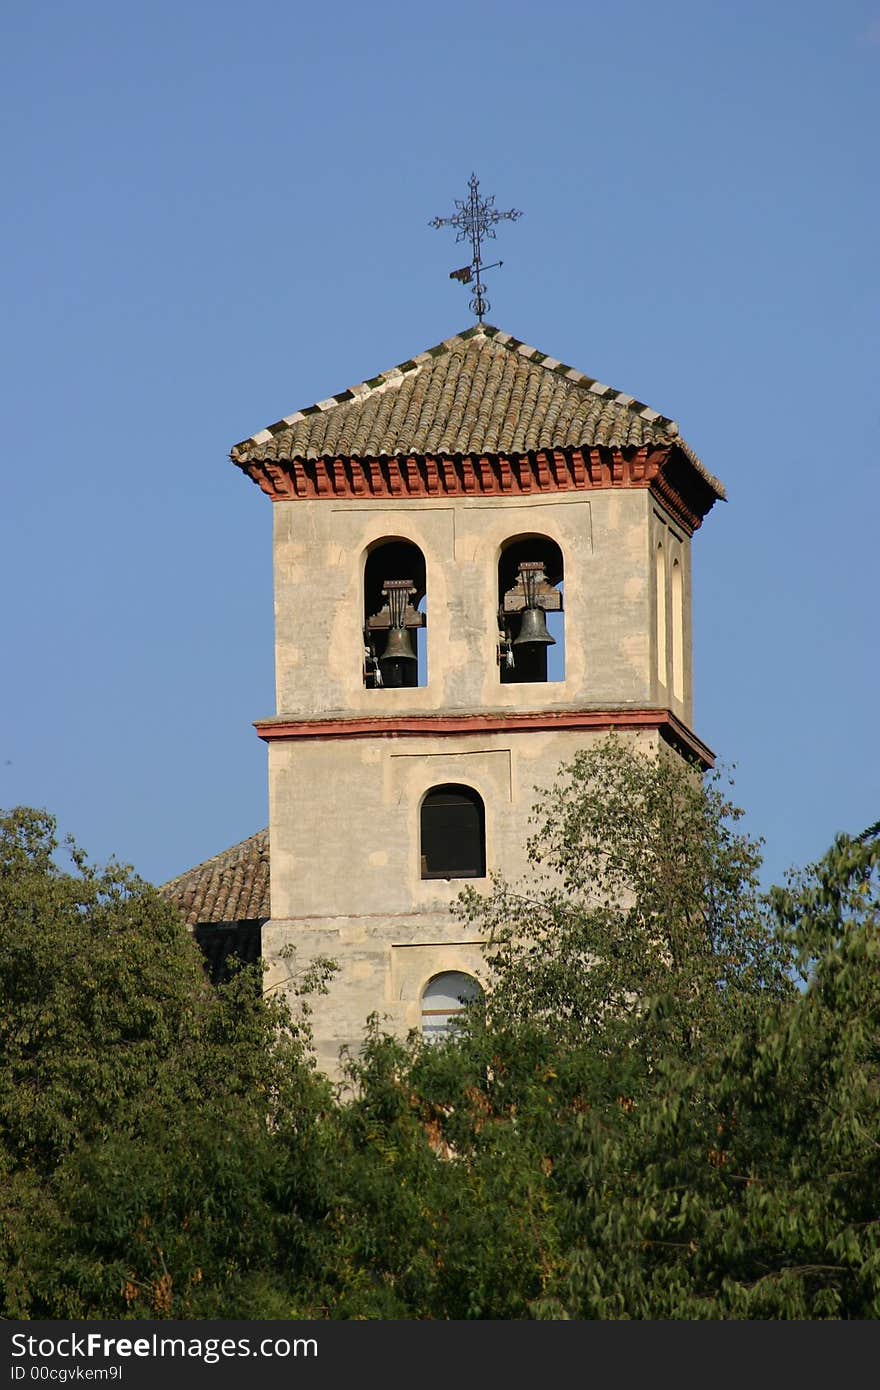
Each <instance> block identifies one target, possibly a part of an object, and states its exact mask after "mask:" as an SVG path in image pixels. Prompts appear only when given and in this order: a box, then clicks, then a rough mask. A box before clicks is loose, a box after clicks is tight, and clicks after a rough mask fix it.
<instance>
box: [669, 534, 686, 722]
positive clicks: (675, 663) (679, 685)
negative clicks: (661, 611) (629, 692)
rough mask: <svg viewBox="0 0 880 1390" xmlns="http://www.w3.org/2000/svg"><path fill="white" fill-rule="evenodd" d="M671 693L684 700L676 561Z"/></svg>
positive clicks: (675, 567) (674, 565) (681, 604)
mask: <svg viewBox="0 0 880 1390" xmlns="http://www.w3.org/2000/svg"><path fill="white" fill-rule="evenodd" d="M672 693H673V695H674V696H675V698H676V700H683V699H684V593H683V589H682V577H681V565H680V564H679V563H678V561H677V560H673V562H672Z"/></svg>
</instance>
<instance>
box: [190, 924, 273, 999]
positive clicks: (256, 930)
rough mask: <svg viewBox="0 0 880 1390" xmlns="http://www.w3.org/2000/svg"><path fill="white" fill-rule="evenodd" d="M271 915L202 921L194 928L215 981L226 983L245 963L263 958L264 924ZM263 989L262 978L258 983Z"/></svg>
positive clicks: (206, 968)
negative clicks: (237, 919) (223, 920)
mask: <svg viewBox="0 0 880 1390" xmlns="http://www.w3.org/2000/svg"><path fill="white" fill-rule="evenodd" d="M266 920H267V919H266V918H265V917H259V918H255V919H253V920H250V921H243V922H199V923H198V924H197V925H196V926H195V927H194V929H193V935H194V936H195V939H196V942H197V944H198V946H199V947H200V948H201V951H202V955H203V956H204V966H205V971H206V973H207V975H208V978H209V979H210V981H211V984H212V985H223V984H226V982H227V981H228V980H231V979H232V976H233V975H234V974H235V973H236V971H237V970H239V969H241V967H242V966H245V965H255V964H256V963H257V961H258V960H259V959H260V955H261V949H262V943H261V937H262V927H263V924H264V922H265V921H266ZM257 988H258V990H262V980H260V981H259V984H258V986H257Z"/></svg>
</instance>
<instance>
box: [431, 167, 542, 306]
mask: <svg viewBox="0 0 880 1390" xmlns="http://www.w3.org/2000/svg"><path fill="white" fill-rule="evenodd" d="M479 188H480V180H479V179H478V178H477V176H476V174H471V176H470V180H469V181H468V190H469V193H468V197H467V198H456V200H455V212H454V213H453V215H452V217H432V218H431V221H430V222H429V223H428V226H429V227H454V228H455V231H456V237H455V240H456V241H464V239H465V237H470V241H471V248H472V250H473V259H472V260H471V263H470V265H464V266H462V268H461V270H451V271H450V272H449V278H450V280H460V281H461V283H462V284H463V285H469V284H470V283H471V281H472V280H475V281H476V284H475V285H474V293H473V297H472V299H471V301H470V308H471V312H472V313H474V314H476V316H477V318H478V320H479V321H480V323H482V322H483V316H484V314H486V313H488V311H489V309H490V308H491V305H490V304H489V301H488V299H487V298H486V286H485V285H484V284H483V279H482V272H483V271H484V270H492V269H493V268H494V267H495V266H498V265H503V264H504V262H503V261H493V262H492V264H491V265H488V266H486V265H483V260H482V243H483V240H484V238H485V237H494V236H495V223H496V222H515V221H516V219H517V218H518V217H522V213H521V212H517V210H516V208H510V209H509V211H507V212H499V211H498V209H497V208H496V207H495V197H494V194H493V196H492V197H491V198H481V197H480V193H479Z"/></svg>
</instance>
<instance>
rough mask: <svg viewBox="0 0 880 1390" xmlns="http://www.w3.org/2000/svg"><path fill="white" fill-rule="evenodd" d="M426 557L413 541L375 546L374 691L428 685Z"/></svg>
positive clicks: (369, 664) (368, 572)
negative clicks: (422, 632) (422, 637)
mask: <svg viewBox="0 0 880 1390" xmlns="http://www.w3.org/2000/svg"><path fill="white" fill-rule="evenodd" d="M425 610H426V602H425V557H424V555H423V554H422V552H421V550H420V549H419V547H418V546H417V545H413V543H412V542H411V541H406V540H400V539H388V540H384V541H380V542H379V543H378V544H377V545H375V546H373V548H372V549H371V550H370V553H369V554H368V556H367V562H366V565H365V566H364V684H365V685H366V686H367V687H368V688H370V689H373V690H384V689H394V688H398V687H400V686H416V685H427V683H428V668H427V657H426V649H425V643H424V640H420V638H421V633H420V629H422V628H424V627H425V625H426V623H427V617H426V615H425Z"/></svg>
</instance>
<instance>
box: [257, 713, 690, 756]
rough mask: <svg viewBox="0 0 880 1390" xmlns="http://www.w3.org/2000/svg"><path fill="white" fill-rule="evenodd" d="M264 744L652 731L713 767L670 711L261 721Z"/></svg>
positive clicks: (283, 718) (432, 715)
mask: <svg viewBox="0 0 880 1390" xmlns="http://www.w3.org/2000/svg"><path fill="white" fill-rule="evenodd" d="M254 728H255V729H256V731H257V733H258V734H259V736H260V738H261V739H264V740H265V741H266V742H267V743H274V742H276V741H277V740H291V739H322V740H328V739H348V738H420V737H421V738H425V737H429V738H437V737H438V736H439V737H456V736H458V737H461V736H463V735H467V734H508V733H526V732H529V733H544V732H547V733H549V732H558V731H568V730H584V731H586V730H593V731H595V732H597V733H610V732H611V731H612V730H635V729H655V730H656V731H657V732H658V733H659V734H660V736H661V738H663V739H665V741H666V742H667V743H669V744H671V745H672V747H674V748H676V749H677V750H678V751H679V752H680V753H682V754H684V756H685V757H688V758H692V759H695V760H696V761H697V762H699V763H700V765H701V766H702V767H704V768H709V767H712V766H713V765H714V762H715V754H714V753H713V752H712V750H711V748H708V747H707V746H706V744H705V743H703V741H702V740H701V739H699V738H697V736H696V734H695V733H694V732H693V731H692V730H691V729H689V728H688V726H687V725H686V724H684V723H683V722H682V721H681V720H680V719H679V718H678V716H677V715H675V714H673V713H672V711H671V710H669V709H617V710H615V709H602V710H542V711H533V712H529V713H521V712H507V711H497V710H493V711H491V712H487V713H485V714H443V715H441V714H388V715H384V716H383V715H376V716H372V715H368V716H349V715H343V716H340V717H339V718H336V719H334V718H329V719H328V718H318V719H288V718H287V717H286V716H279V717H277V718H275V719H262V720H258V721H257V722H256V723H255V724H254Z"/></svg>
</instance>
